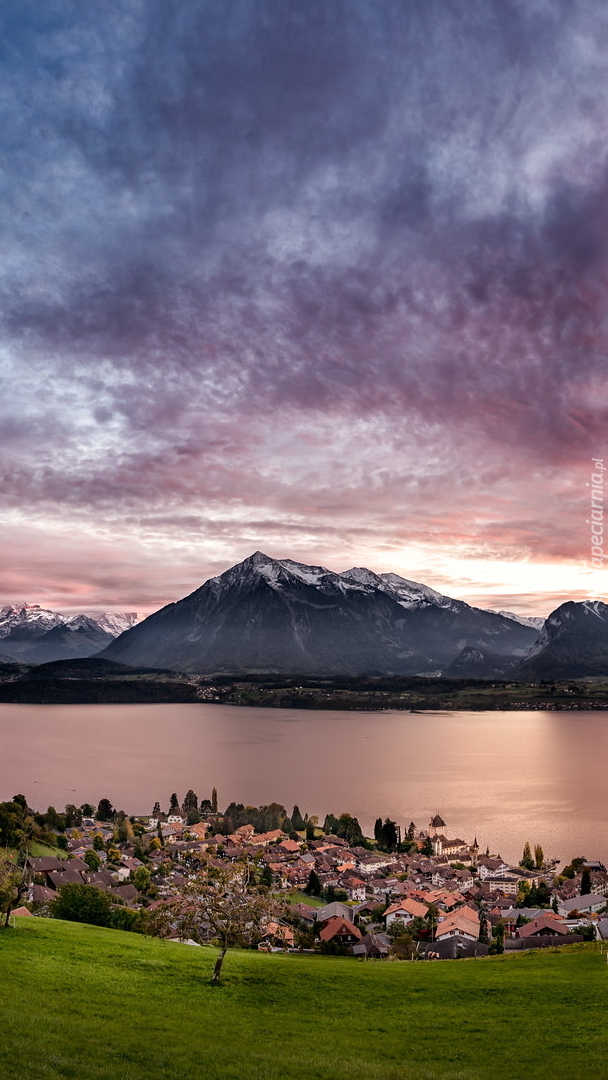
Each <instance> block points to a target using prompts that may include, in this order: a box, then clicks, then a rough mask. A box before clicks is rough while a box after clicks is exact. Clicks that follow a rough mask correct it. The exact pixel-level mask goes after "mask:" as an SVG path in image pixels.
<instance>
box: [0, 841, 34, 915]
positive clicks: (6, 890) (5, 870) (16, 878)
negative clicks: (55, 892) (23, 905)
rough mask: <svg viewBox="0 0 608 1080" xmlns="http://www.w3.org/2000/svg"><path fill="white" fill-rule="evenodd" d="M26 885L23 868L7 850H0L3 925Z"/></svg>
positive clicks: (0, 890)
mask: <svg viewBox="0 0 608 1080" xmlns="http://www.w3.org/2000/svg"><path fill="white" fill-rule="evenodd" d="M28 886H29V881H28V878H27V874H26V872H25V870H24V868H23V867H22V866H17V864H16V863H14V862H13V860H12V859H11V858H10V856H9V854H8V852H4V851H3V852H0V911H2V912H3V913H5V919H4V925H5V926H8V924H9V919H10V915H11V911H12V910H13V908H14V907H17V905H18V904H19V901H20V900H21V897H22V896H24V895H25V893H26V892H27V890H28Z"/></svg>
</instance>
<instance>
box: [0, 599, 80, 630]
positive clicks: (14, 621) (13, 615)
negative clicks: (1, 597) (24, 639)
mask: <svg viewBox="0 0 608 1080" xmlns="http://www.w3.org/2000/svg"><path fill="white" fill-rule="evenodd" d="M63 623H65V618H64V616H63V615H59V614H58V612H56V611H47V610H46V608H42V607H40V604H26V603H25V602H24V601H17V602H16V603H14V604H7V605H6V606H5V607H3V608H0V638H4V637H8V635H9V634H12V633H14V632H15V631H20V630H22V631H29V632H30V633H32V635H38V634H46V632H47V631H48V630H52V629H53V627H54V626H62V625H63Z"/></svg>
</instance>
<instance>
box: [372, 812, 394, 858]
mask: <svg viewBox="0 0 608 1080" xmlns="http://www.w3.org/2000/svg"><path fill="white" fill-rule="evenodd" d="M378 821H380V819H379V818H378ZM378 821H377V822H376V824H375V825H374V836H375V837H376V840H377V842H378V846H379V847H381V848H382V849H383V850H384V851H394V850H395V848H396V847H397V840H398V834H397V823H396V822H395V821H391V819H390V818H385V819H384V822H382V821H380V827H379V828H378V830H377V835H376V827H377V825H378Z"/></svg>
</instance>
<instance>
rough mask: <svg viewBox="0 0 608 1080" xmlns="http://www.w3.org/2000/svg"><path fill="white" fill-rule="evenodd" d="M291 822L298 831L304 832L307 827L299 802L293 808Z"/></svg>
mask: <svg viewBox="0 0 608 1080" xmlns="http://www.w3.org/2000/svg"><path fill="white" fill-rule="evenodd" d="M291 824H292V826H293V828H294V829H295V830H296V832H302V831H303V830H304V829H305V828H306V824H305V822H304V818H303V817H302V815H301V813H300V807H299V806H298V805H297V804H296V806H294V808H293V813H292V815H291Z"/></svg>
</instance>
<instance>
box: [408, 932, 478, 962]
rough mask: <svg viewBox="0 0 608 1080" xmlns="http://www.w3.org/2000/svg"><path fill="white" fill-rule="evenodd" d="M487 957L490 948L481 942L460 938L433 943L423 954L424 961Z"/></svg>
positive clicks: (454, 937)
mask: <svg viewBox="0 0 608 1080" xmlns="http://www.w3.org/2000/svg"><path fill="white" fill-rule="evenodd" d="M487 955H488V946H487V945H484V944H483V943H482V942H481V941H469V940H468V939H467V938H464V937H458V936H452V937H445V938H443V939H442V940H437V941H431V942H430V943H429V944H428V945H427V946H426V948H425V950H424V952H423V953H422V957H423V959H424V960H463V959H467V958H470V957H475V956H487Z"/></svg>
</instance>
